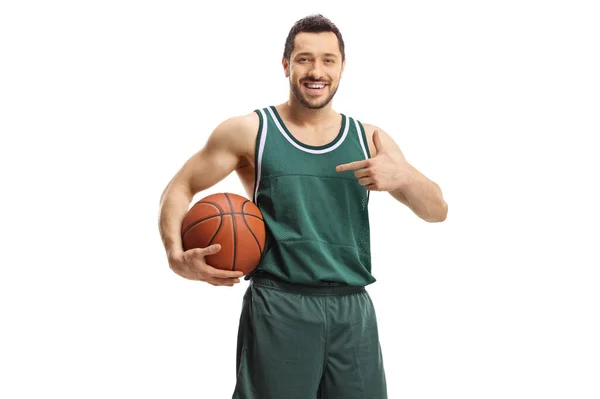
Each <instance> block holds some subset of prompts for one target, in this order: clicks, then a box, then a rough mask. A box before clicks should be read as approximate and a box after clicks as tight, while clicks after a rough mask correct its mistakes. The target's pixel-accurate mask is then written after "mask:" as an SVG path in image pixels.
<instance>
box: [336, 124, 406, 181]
mask: <svg viewBox="0 0 600 399" xmlns="http://www.w3.org/2000/svg"><path fill="white" fill-rule="evenodd" d="M373 144H375V149H376V150H377V155H375V156H374V157H373V158H370V159H365V160H362V161H355V162H350V163H347V164H344V165H338V166H337V167H336V168H335V170H336V171H337V172H344V171H347V170H354V171H355V172H354V176H355V177H356V178H357V179H358V184H360V185H361V186H366V188H367V190H373V191H393V190H397V189H399V188H402V187H405V186H406V185H408V184H409V182H410V180H411V176H412V175H413V168H412V167H411V166H410V164H409V163H408V162H406V161H405V160H403V159H394V158H393V157H392V156H390V154H388V152H387V151H386V150H385V148H384V146H383V143H382V142H381V138H380V137H379V131H378V130H375V131H374V132H373Z"/></svg>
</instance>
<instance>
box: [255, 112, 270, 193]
mask: <svg viewBox="0 0 600 399" xmlns="http://www.w3.org/2000/svg"><path fill="white" fill-rule="evenodd" d="M254 112H256V114H257V115H258V133H257V135H256V142H255V144H254V191H253V196H252V202H254V204H257V202H256V201H257V196H258V187H259V185H260V175H261V163H262V153H263V150H264V138H265V137H266V135H267V132H266V121H265V120H264V111H263V110H262V109H255V110H254ZM263 136H265V137H263ZM257 205H258V204H257Z"/></svg>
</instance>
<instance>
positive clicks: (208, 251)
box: [202, 244, 221, 256]
mask: <svg viewBox="0 0 600 399" xmlns="http://www.w3.org/2000/svg"><path fill="white" fill-rule="evenodd" d="M220 250H221V245H220V244H213V245H210V246H208V247H206V248H202V255H203V256H207V255H214V254H216V253H217V252H219V251H220Z"/></svg>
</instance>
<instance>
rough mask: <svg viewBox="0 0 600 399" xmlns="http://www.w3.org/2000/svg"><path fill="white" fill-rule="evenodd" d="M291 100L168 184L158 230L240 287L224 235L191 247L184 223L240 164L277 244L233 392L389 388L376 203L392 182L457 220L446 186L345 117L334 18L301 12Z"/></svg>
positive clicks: (180, 270)
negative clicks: (379, 309) (222, 262)
mask: <svg viewBox="0 0 600 399" xmlns="http://www.w3.org/2000/svg"><path fill="white" fill-rule="evenodd" d="M282 64H283V70H284V73H285V76H286V78H288V79H289V82H290V93H289V100H288V101H287V102H285V103H283V104H280V105H278V106H270V107H266V108H263V109H258V110H256V111H254V112H252V113H250V114H248V115H244V116H238V117H233V118H230V119H228V120H226V121H224V122H223V123H221V124H220V125H219V126H218V127H217V128H216V129H215V130H214V131H213V132H212V134H211V135H210V137H209V138H208V140H207V142H206V145H205V146H204V148H202V149H201V150H200V151H199V152H198V153H196V154H195V155H194V156H192V157H191V158H190V159H189V160H188V161H187V162H186V163H185V164H184V165H183V167H182V168H181V170H179V172H178V173H177V174H176V175H175V177H174V178H173V179H172V180H171V182H170V183H169V185H168V186H167V187H166V189H165V191H164V193H163V195H162V198H161V212H160V232H161V236H162V239H163V243H164V246H165V249H166V252H167V254H168V260H169V265H170V267H171V269H172V270H173V271H174V272H175V273H177V274H178V275H180V276H182V277H184V278H187V279H191V280H199V281H205V282H207V283H209V284H212V285H214V286H230V287H231V286H233V285H234V284H237V283H239V282H240V278H241V277H242V273H241V272H236V271H224V270H217V269H215V268H212V267H211V266H210V265H207V264H206V263H205V262H204V257H205V256H207V255H209V254H214V253H216V252H218V251H219V250H220V248H219V246H218V245H212V246H210V247H208V248H203V249H192V250H188V251H185V252H184V251H183V250H182V244H181V236H180V228H181V221H182V219H183V217H184V216H185V214H186V213H187V210H188V209H189V205H190V203H191V201H192V199H193V196H194V195H195V194H196V193H199V192H201V191H203V190H206V189H208V188H209V187H212V186H213V185H215V184H216V183H218V182H219V181H221V180H222V179H224V178H225V177H226V176H228V175H229V174H230V173H231V172H233V171H236V173H237V174H238V176H239V178H240V180H241V181H242V183H243V185H244V188H245V190H246V192H247V194H248V197H249V198H252V200H253V201H254V202H255V203H256V204H257V205H258V206H259V208H260V209H261V211H262V213H263V216H264V219H265V223H266V226H267V245H266V248H265V251H264V254H263V257H262V259H261V263H260V264H259V266H258V268H257V269H256V270H255V271H253V272H252V273H250V274H249V275H247V276H245V278H246V279H247V280H250V284H249V287H248V289H247V291H246V293H245V295H244V299H243V306H242V312H241V317H240V326H239V333H238V348H237V361H236V367H237V370H236V372H237V383H236V386H235V391H234V393H233V398H234V399H294V398H295V399H314V398H344V399H354V398H368V399H383V398H387V391H386V379H385V372H384V368H383V360H382V353H381V348H380V345H379V338H378V331H377V320H376V316H375V310H374V308H373V304H372V302H371V298H370V297H369V294H368V293H367V291H366V289H365V286H367V285H369V284H371V283H373V282H374V281H375V278H374V277H373V275H372V274H371V259H370V231H369V219H368V199H369V192H370V191H373V190H375V191H387V192H389V193H390V194H391V195H392V196H393V197H394V198H395V199H396V200H398V201H399V202H401V203H403V204H405V205H406V206H408V207H409V208H410V209H411V210H412V211H413V212H414V213H415V214H416V215H418V216H419V217H420V218H422V219H423V220H426V221H428V222H440V221H443V220H444V219H445V218H446V214H447V205H446V203H445V201H444V199H443V197H442V193H441V190H440V188H439V187H438V185H437V184H436V183H434V182H432V181H431V180H429V179H428V178H427V177H425V176H424V175H423V174H421V173H420V172H419V171H418V170H416V169H415V168H414V167H413V166H412V165H410V164H409V163H408V162H407V161H406V160H405V159H404V157H403V155H402V152H401V151H400V149H399V147H398V146H397V145H396V143H395V142H394V141H393V140H392V138H391V137H390V136H389V135H388V134H386V133H385V132H384V131H383V130H382V129H381V128H378V127H375V126H373V125H369V124H362V123H361V122H359V121H358V120H356V119H353V118H351V117H348V116H346V115H344V114H340V113H337V112H335V111H334V110H333V108H332V102H331V100H332V98H333V96H334V95H335V92H336V90H337V88H338V86H339V82H340V79H341V77H342V73H343V71H344V66H345V53H344V42H343V40H342V36H341V34H340V32H339V30H338V29H337V27H336V26H335V25H334V24H333V23H332V22H331V21H329V20H328V19H326V18H324V17H323V16H321V15H314V16H309V17H307V18H304V19H302V20H300V21H298V22H297V23H296V24H295V25H294V26H293V27H292V29H291V31H290V33H289V36H288V38H287V41H286V44H285V50H284V56H283V60H282Z"/></svg>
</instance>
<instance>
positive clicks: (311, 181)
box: [246, 106, 375, 286]
mask: <svg viewBox="0 0 600 399" xmlns="http://www.w3.org/2000/svg"><path fill="white" fill-rule="evenodd" d="M255 112H256V113H257V114H258V116H259V118H260V125H259V131H258V136H257V138H256V155H255V170H256V172H255V184H254V197H253V202H254V203H255V204H256V205H257V206H258V207H259V209H260V210H261V212H262V214H263V217H264V221H265V225H266V230H267V238H266V245H265V250H264V252H263V255H262V258H261V261H260V263H259V265H258V267H257V269H256V270H255V271H253V272H252V273H249V274H248V275H247V276H246V279H249V278H250V277H252V276H253V275H255V274H256V273H259V271H261V270H262V271H264V272H268V273H270V274H272V275H275V276H276V277H279V278H280V279H283V280H285V281H287V282H291V283H299V284H308V285H324V284H327V283H330V282H338V283H345V284H349V285H356V286H365V285H368V284H371V283H373V282H375V278H374V277H373V276H372V274H371V253H370V228H369V214H368V203H369V191H368V190H367V189H366V188H365V187H364V186H361V185H360V184H358V179H357V178H356V177H354V172H353V171H345V172H337V171H336V170H335V167H336V166H337V165H341V164H345V163H348V162H352V161H359V160H362V159H367V158H369V157H370V153H369V147H368V144H367V139H366V135H365V130H364V127H363V125H362V124H361V123H360V122H359V121H358V120H356V119H353V118H350V117H348V116H346V115H344V114H342V126H341V129H340V131H339V133H338V135H337V137H336V138H335V139H334V140H333V141H332V142H330V143H329V144H326V145H323V146H310V145H306V144H303V143H301V142H300V141H298V140H297V139H296V138H295V137H294V136H293V134H291V133H290V131H289V130H288V128H287V127H286V126H285V124H284V122H283V120H282V119H281V116H280V115H279V114H278V112H277V110H276V108H275V107H274V106H270V107H267V108H263V109H258V110H256V111H255Z"/></svg>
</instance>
